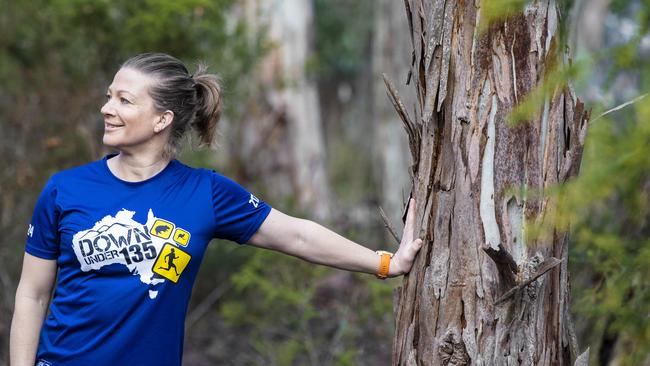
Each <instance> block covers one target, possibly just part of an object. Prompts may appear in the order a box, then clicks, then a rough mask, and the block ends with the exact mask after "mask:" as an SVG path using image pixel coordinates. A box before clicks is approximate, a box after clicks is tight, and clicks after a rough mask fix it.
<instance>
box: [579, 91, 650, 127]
mask: <svg viewBox="0 0 650 366" xmlns="http://www.w3.org/2000/svg"><path fill="white" fill-rule="evenodd" d="M647 95H648V93H645V94H642V95H639V96H638V97H636V98H634V99H632V100H630V101H627V102H625V103H623V104H619V105H618V106H616V107H614V108H612V109H609V110H607V111H605V112H603V113H601V114H600V115H599V116H598V117H596V118H594V119H593V120H592V121H591V124H593V123H594V122H596V121H598V120H599V119H600V118H601V117H605V116H606V115H608V114H610V113H612V112H616V111H618V110H620V109H623V108H625V107H627V106H628V105H630V104H634V103H636V102H638V101H640V100H641V99H643V98H645V97H646V96H647Z"/></svg>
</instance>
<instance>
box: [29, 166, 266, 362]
mask: <svg viewBox="0 0 650 366" xmlns="http://www.w3.org/2000/svg"><path fill="white" fill-rule="evenodd" d="M110 157H111V156H107V157H104V159H102V160H99V161H96V162H93V163H90V164H87V165H84V166H81V167H77V168H73V169H69V170H65V171H62V172H60V173H58V174H55V175H54V176H52V178H50V180H49V181H48V182H47V184H46V186H45V188H44V189H43V192H42V193H41V196H40V197H39V199H38V201H37V203H36V208H35V210H34V215H33V218H32V221H31V224H30V225H29V229H28V234H27V244H26V248H25V250H26V251H27V253H30V254H32V255H34V256H37V257H40V258H45V259H56V260H57V264H58V277H57V283H56V289H55V294H54V298H53V300H52V303H51V305H50V314H49V315H48V316H47V318H46V319H45V322H44V324H43V328H42V330H41V335H40V343H39V346H38V352H37V357H36V360H37V363H36V364H37V365H51V366H58V365H65V366H76V365H79V366H88V365H93V366H102V365H111V366H113V365H124V366H128V365H137V366H147V365H151V366H154V365H155V366H166V365H173V366H178V365H180V364H181V357H182V351H183V325H184V320H185V313H186V311H187V306H188V302H189V299H190V294H191V292H192V285H193V284H194V279H195V278H196V274H197V273H198V270H199V265H200V263H201V260H202V258H203V254H204V252H205V249H206V246H207V245H208V243H209V242H210V240H211V239H212V238H223V239H229V240H232V241H236V242H238V243H246V242H247V241H248V240H249V239H250V238H251V236H252V235H253V234H254V233H255V232H256V231H257V229H258V228H259V226H260V225H261V224H262V222H263V221H264V219H265V218H266V217H267V215H268V214H269V212H270V210H271V207H270V206H268V205H267V204H265V203H264V202H262V201H260V200H259V199H257V198H256V197H255V196H254V195H252V194H251V193H249V192H247V191H246V190H245V189H243V188H242V187H241V186H240V185H238V184H237V183H235V182H233V181H232V180H230V179H228V178H226V177H224V176H222V175H220V174H218V173H216V172H214V171H211V170H207V169H196V168H191V167H188V166H186V165H184V164H182V163H181V162H179V161H177V160H172V161H171V162H170V163H169V165H167V167H165V169H164V170H163V171H161V172H160V173H158V174H157V175H155V176H154V177H152V178H150V179H147V180H145V181H141V182H126V181H123V180H120V179H119V178H117V177H115V176H114V175H113V174H112V173H111V172H110V170H109V169H108V165H107V160H108V159H109V158H110Z"/></svg>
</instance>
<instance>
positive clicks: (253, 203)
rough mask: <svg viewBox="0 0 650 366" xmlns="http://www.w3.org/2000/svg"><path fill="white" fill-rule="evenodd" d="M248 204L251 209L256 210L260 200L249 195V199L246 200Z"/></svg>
mask: <svg viewBox="0 0 650 366" xmlns="http://www.w3.org/2000/svg"><path fill="white" fill-rule="evenodd" d="M248 203H250V204H252V205H253V207H255V208H257V206H259V204H260V199H259V198H257V197H255V196H253V194H252V193H251V198H250V199H249V200H248Z"/></svg>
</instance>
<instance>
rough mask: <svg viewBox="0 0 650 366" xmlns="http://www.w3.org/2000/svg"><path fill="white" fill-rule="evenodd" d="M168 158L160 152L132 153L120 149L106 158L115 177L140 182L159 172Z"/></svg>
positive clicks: (167, 162) (165, 164)
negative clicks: (153, 153) (148, 153)
mask: <svg viewBox="0 0 650 366" xmlns="http://www.w3.org/2000/svg"><path fill="white" fill-rule="evenodd" d="M169 161H170V159H168V158H164V157H163V156H162V155H160V154H155V155H142V154H138V155H133V154H128V153H126V152H124V151H121V152H120V153H119V154H118V155H117V156H115V157H113V158H111V159H108V161H107V163H108V168H109V169H110V171H111V173H113V175H115V176H116V177H118V178H120V179H122V180H125V181H127V182H140V181H143V180H147V179H149V178H151V177H153V176H154V175H156V174H158V173H160V172H161V171H162V170H163V169H165V167H166V166H167V164H169Z"/></svg>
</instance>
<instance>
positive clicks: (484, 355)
mask: <svg viewBox="0 0 650 366" xmlns="http://www.w3.org/2000/svg"><path fill="white" fill-rule="evenodd" d="M404 4H405V7H406V13H407V18H408V20H409V27H410V34H411V41H412V44H413V54H412V64H411V70H410V73H409V80H411V82H412V83H413V84H414V85H413V86H414V87H415V90H416V94H417V101H418V105H417V107H416V111H415V113H414V114H411V117H409V115H408V114H407V113H406V111H405V110H404V107H403V106H402V105H401V103H400V101H399V96H397V94H396V92H395V90H394V88H393V87H392V86H391V84H390V83H388V82H387V87H388V93H389V96H390V97H391V100H392V102H393V105H394V106H395V108H396V109H397V111H398V115H399V116H400V117H401V119H402V122H403V123H404V127H405V129H406V131H407V134H408V137H409V142H410V145H411V152H412V155H413V161H414V165H413V167H412V172H413V187H412V192H411V195H412V196H413V197H415V199H416V201H417V202H418V208H417V211H418V212H417V222H418V224H419V226H418V228H417V230H418V233H417V234H418V235H419V236H420V237H422V238H423V239H424V240H425V245H424V246H423V248H422V250H421V252H420V254H419V255H418V257H417V258H416V262H415V263H414V266H413V268H412V270H411V273H410V274H409V275H408V276H407V277H406V278H405V279H404V283H403V285H402V286H401V287H400V288H399V289H398V290H397V293H396V296H395V307H396V312H395V314H396V334H395V339H394V343H393V364H394V365H569V364H571V361H572V359H575V358H576V357H577V342H576V341H575V336H574V335H573V331H572V329H571V328H572V325H571V322H570V319H569V311H568V305H569V289H568V272H567V266H566V262H567V253H568V247H567V245H568V236H567V235H566V234H565V233H562V232H555V233H554V234H553V235H552V236H551V237H550V238H548V239H534V240H531V241H530V242H526V243H524V239H525V237H526V235H525V233H526V229H527V225H528V223H531V222H540V221H543V220H544V218H545V215H548V213H549V212H550V210H551V209H552V207H553V205H554V203H553V202H552V200H550V199H549V198H547V197H545V195H544V192H545V189H547V188H548V187H550V186H552V185H554V184H557V183H561V182H563V181H565V180H566V179H568V178H569V177H571V176H575V175H576V174H577V173H578V170H579V166H580V158H581V155H582V149H583V144H584V139H585V136H586V131H587V125H588V124H587V121H588V119H589V113H588V112H587V111H586V110H585V108H584V105H583V104H582V102H580V101H579V100H578V99H577V98H576V96H575V94H574V92H573V90H572V89H571V88H570V87H566V88H562V89H557V90H554V91H553V93H552V94H551V95H550V96H549V97H548V98H547V100H546V102H545V103H544V106H543V107H540V110H539V112H538V113H537V116H536V117H534V118H532V119H531V120H529V121H527V122H526V123H523V124H521V125H518V126H514V127H513V126H510V125H509V124H508V122H507V116H508V114H509V113H510V111H512V109H513V107H514V106H515V105H516V104H517V103H518V102H520V101H521V100H523V98H525V97H526V95H527V94H528V93H530V92H531V90H532V89H533V88H535V86H536V85H538V84H539V83H540V82H541V81H542V80H543V78H544V74H545V73H546V72H547V71H548V70H549V68H550V67H551V66H552V65H553V64H556V63H557V62H559V61H558V54H559V53H561V52H560V50H557V49H556V48H557V44H558V42H557V40H556V34H555V33H556V29H557V24H558V17H559V13H558V11H557V7H556V4H555V2H554V1H552V0H544V1H542V0H539V1H533V2H532V3H531V4H529V5H527V6H526V7H525V9H524V11H523V12H522V13H521V14H516V15H512V16H510V17H508V18H507V19H505V20H503V21H501V22H499V23H497V24H493V25H491V26H490V28H489V30H488V31H487V32H485V34H479V32H478V30H477V24H478V22H479V19H480V18H481V8H480V3H479V1H478V0H477V1H451V0H430V1H424V0H405V1H404ZM526 192H534V193H535V194H526ZM586 357H587V356H586V355H583V356H581V357H580V358H579V360H578V362H577V363H576V364H580V362H585V361H584V359H585V358H586Z"/></svg>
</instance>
